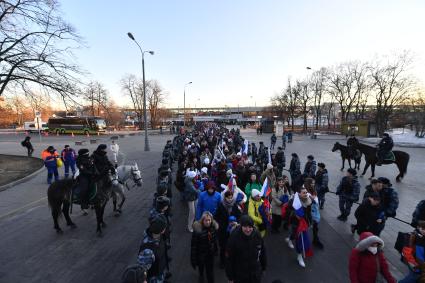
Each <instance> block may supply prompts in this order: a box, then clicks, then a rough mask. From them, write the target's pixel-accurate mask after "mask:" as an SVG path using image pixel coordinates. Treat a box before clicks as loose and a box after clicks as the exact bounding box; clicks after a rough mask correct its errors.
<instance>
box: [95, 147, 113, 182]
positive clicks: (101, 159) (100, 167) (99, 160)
mask: <svg viewBox="0 0 425 283" xmlns="http://www.w3.org/2000/svg"><path fill="white" fill-rule="evenodd" d="M92 158H93V162H94V166H95V167H96V169H97V171H98V172H99V174H100V175H101V176H105V175H106V174H108V172H109V170H111V172H115V167H114V165H112V163H111V162H110V161H109V159H108V156H107V155H106V152H103V151H101V150H95V151H94V152H93V154H92Z"/></svg>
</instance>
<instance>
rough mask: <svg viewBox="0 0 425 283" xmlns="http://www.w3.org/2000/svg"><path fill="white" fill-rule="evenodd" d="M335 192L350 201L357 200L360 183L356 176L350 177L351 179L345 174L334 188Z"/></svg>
mask: <svg viewBox="0 0 425 283" xmlns="http://www.w3.org/2000/svg"><path fill="white" fill-rule="evenodd" d="M336 194H337V195H339V197H342V198H345V199H348V200H351V201H358V200H359V195H360V183H359V181H358V180H357V176H354V177H352V178H351V180H350V178H349V177H347V176H345V177H343V178H342V179H341V182H340V183H339V185H338V187H337V188H336Z"/></svg>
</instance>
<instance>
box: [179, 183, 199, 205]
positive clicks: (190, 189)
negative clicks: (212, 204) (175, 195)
mask: <svg viewBox="0 0 425 283" xmlns="http://www.w3.org/2000/svg"><path fill="white" fill-rule="evenodd" d="M182 197H183V199H184V200H185V201H195V200H197V199H198V190H197V189H196V188H195V185H194V184H193V179H190V178H189V177H186V178H185V179H184V190H183V193H182Z"/></svg>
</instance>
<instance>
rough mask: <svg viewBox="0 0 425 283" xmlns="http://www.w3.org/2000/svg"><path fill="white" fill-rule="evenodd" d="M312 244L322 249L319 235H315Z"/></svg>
mask: <svg viewBox="0 0 425 283" xmlns="http://www.w3.org/2000/svg"><path fill="white" fill-rule="evenodd" d="M313 245H314V246H315V247H317V248H319V249H321V250H323V248H324V246H323V244H322V242H320V240H319V237H315V238H314V239H313Z"/></svg>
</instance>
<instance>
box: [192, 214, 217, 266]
mask: <svg viewBox="0 0 425 283" xmlns="http://www.w3.org/2000/svg"><path fill="white" fill-rule="evenodd" d="M192 227H193V233H192V240H191V242H190V262H191V264H192V266H199V265H201V264H203V263H205V261H206V260H207V258H211V257H214V254H215V253H216V252H217V250H218V249H217V229H218V224H217V222H216V221H215V220H213V222H212V223H211V226H210V227H204V226H203V225H202V224H201V223H200V222H199V221H195V222H194V223H193V225H192Z"/></svg>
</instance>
